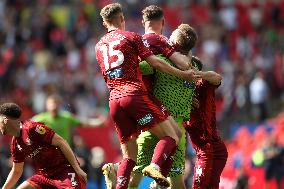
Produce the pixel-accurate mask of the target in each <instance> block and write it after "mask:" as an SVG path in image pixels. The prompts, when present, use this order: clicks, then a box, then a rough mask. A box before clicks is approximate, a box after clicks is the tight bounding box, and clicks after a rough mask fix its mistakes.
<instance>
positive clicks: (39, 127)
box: [36, 125, 46, 135]
mask: <svg viewBox="0 0 284 189" xmlns="http://www.w3.org/2000/svg"><path fill="white" fill-rule="evenodd" d="M36 132H37V133H39V134H41V135H43V134H45V132H46V130H45V128H44V127H43V126H41V125H38V126H36Z"/></svg>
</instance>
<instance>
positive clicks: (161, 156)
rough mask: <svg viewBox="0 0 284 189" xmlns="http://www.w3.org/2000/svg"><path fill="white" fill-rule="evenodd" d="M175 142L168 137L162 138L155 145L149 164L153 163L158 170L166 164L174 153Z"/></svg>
mask: <svg viewBox="0 0 284 189" xmlns="http://www.w3.org/2000/svg"><path fill="white" fill-rule="evenodd" d="M176 148H177V145H176V141H175V140H174V139H173V138H172V137H170V136H165V137H163V138H162V139H161V140H160V141H159V142H158V143H157V145H156V147H155V150H154V154H153V158H152V161H151V163H155V164H156V165H158V166H159V167H160V168H162V167H163V165H164V164H165V163H166V161H167V159H168V158H170V157H171V156H172V155H173V154H174V153H175V151H176Z"/></svg>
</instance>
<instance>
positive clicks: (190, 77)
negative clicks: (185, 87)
mask: <svg viewBox="0 0 284 189" xmlns="http://www.w3.org/2000/svg"><path fill="white" fill-rule="evenodd" d="M145 60H146V61H147V62H148V63H149V64H151V66H153V68H155V69H157V70H159V71H161V72H165V73H167V74H171V75H174V76H176V77H179V78H181V79H184V80H186V81H190V82H191V81H194V80H198V79H200V78H201V75H200V73H199V72H196V71H195V70H192V69H189V70H186V71H182V70H179V69H177V68H175V67H173V66H171V65H169V64H167V63H166V62H164V61H163V60H161V59H160V58H158V57H156V56H154V55H150V56H148V57H146V58H145Z"/></svg>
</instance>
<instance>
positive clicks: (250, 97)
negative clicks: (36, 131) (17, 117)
mask: <svg viewBox="0 0 284 189" xmlns="http://www.w3.org/2000/svg"><path fill="white" fill-rule="evenodd" d="M109 2H111V1H110V0H104V1H93V0H82V1H79V0H77V1H76V0H39V1H32V0H26V1H21V0H9V1H8V0H6V1H5V0H4V1H0V18H1V20H2V21H1V22H0V102H5V101H14V102H16V103H18V104H19V105H20V106H21V107H22V108H23V119H26V118H29V117H32V116H33V115H35V114H37V113H39V112H43V111H45V100H46V98H47V96H48V95H50V94H53V93H58V94H60V95H61V96H62V97H63V99H64V105H63V107H62V108H63V109H65V110H68V111H70V112H72V113H74V114H76V115H77V116H78V117H85V116H88V117H95V116H97V115H99V114H101V113H104V114H107V113H108V90H107V88H106V86H105V83H104V81H103V78H102V76H101V73H100V72H99V67H98V65H97V63H96V60H95V54H94V45H95V44H96V42H97V40H98V39H99V37H100V36H101V35H102V34H103V33H104V29H103V28H102V26H101V19H100V17H99V10H100V9H101V8H102V7H103V6H104V5H105V4H107V3H109ZM120 3H121V4H122V5H123V6H124V7H125V10H127V11H126V12H125V13H126V19H127V21H126V23H127V24H126V28H127V30H130V31H135V32H138V33H142V32H143V27H142V25H141V24H140V23H141V15H140V11H141V9H142V8H143V7H144V6H146V5H149V4H157V5H160V6H161V7H163V9H164V12H165V19H166V29H165V31H164V34H166V35H167V36H168V35H169V34H170V32H171V31H172V30H173V29H174V28H175V27H176V26H177V25H179V24H180V23H181V22H184V23H189V24H190V25H192V26H193V27H194V28H195V29H196V31H197V33H198V35H199V39H198V43H197V46H196V48H195V49H194V52H193V54H195V55H197V56H198V57H200V58H201V60H203V62H204V64H205V69H206V68H207V69H211V70H216V71H217V72H218V73H221V74H222V76H223V81H222V85H221V87H220V89H219V90H218V91H217V118H218V121H219V124H220V128H221V131H222V135H223V136H226V138H227V139H230V138H229V137H228V136H230V135H229V134H230V128H231V127H230V126H231V125H232V123H237V124H244V123H251V122H253V123H256V125H261V124H263V123H267V124H268V125H273V131H275V133H276V134H275V137H276V139H277V140H276V142H277V144H278V145H279V146H280V148H281V147H282V148H283V146H284V142H283V141H281V136H282V138H283V134H284V133H283V132H282V131H283V123H282V122H283V121H282V122H281V117H283V114H282V116H281V114H280V116H278V117H277V120H278V121H275V120H276V118H275V120H273V119H272V120H271V119H269V121H267V119H268V118H271V117H276V116H277V113H278V112H280V111H283V102H284V60H283V59H284V58H283V55H284V54H283V53H284V52H283V49H284V47H283V44H284V30H283V28H284V1H281V0H279V1H277V0H276V1H272V0H271V1H255V0H246V1H245V0H243V1H234V0H222V1H216V0H211V1H210V0H197V1H186V0H178V1H177V0H175V1H173V0H167V1H161V0H157V1H153V0H147V1H139V0H123V1H120ZM281 108H282V109H281ZM279 120H280V121H279ZM280 122H281V123H280ZM281 125H282V127H281V128H282V130H281V129H279V128H280V126H281ZM259 128H260V129H259ZM259 128H258V127H257V129H258V130H257V129H256V130H255V131H254V132H253V133H254V135H253V136H254V137H258V138H256V139H255V140H256V141H255V143H253V145H249V146H250V149H247V148H249V147H247V146H246V147H247V148H245V149H247V150H248V151H245V150H244V151H241V152H240V151H237V149H238V147H245V145H246V144H248V143H249V141H248V140H249V138H250V136H251V134H250V133H249V132H248V131H243V130H241V129H239V130H238V131H237V132H236V133H237V134H236V135H231V136H232V137H233V138H232V139H230V140H229V142H228V145H229V150H231V151H229V154H230V155H229V160H231V162H232V163H230V161H229V162H228V164H229V165H231V166H233V167H235V168H240V167H242V165H248V164H250V163H251V161H252V157H255V156H254V155H253V153H254V151H255V150H257V149H260V148H265V145H268V144H267V143H266V144H263V146H264V147H263V146H261V145H260V144H258V145H257V141H259V139H260V138H261V137H264V138H263V140H270V139H268V134H267V133H270V132H268V131H266V130H267V128H266V127H265V129H263V128H264V126H263V127H259ZM249 129H251V128H250V127H249ZM261 129H263V130H261ZM259 130H261V131H259ZM264 130H265V131H264ZM278 130H281V131H278ZM239 133H241V134H239ZM263 133H264V134H263ZM272 133H274V132H272ZM256 135H257V136H256ZM279 135H280V136H279ZM244 136H246V139H247V141H245V140H238V137H242V139H244V138H243V137H244ZM76 137H79V136H76ZM0 140H1V138H0ZM3 140H4V139H3ZM282 140H283V139H282ZM74 141H76V142H74V151H75V152H76V153H78V154H81V156H82V161H83V160H84V161H85V162H90V164H89V165H85V166H86V168H87V167H88V169H87V170H89V173H90V174H89V175H92V177H93V180H95V179H97V180H98V181H99V182H100V180H101V176H102V175H101V173H100V171H94V170H100V166H101V165H102V163H103V162H101V163H97V162H93V161H90V159H91V158H92V155H91V154H93V156H94V154H100V153H103V152H101V151H100V149H95V150H91V151H90V150H89V149H87V148H85V147H82V146H84V145H83V142H82V143H80V140H79V139H78V138H77V139H75V140H74ZM78 141H79V142H78ZM238 142H242V143H238ZM236 143H238V144H237V145H236ZM268 143H269V142H268ZM236 146H237V147H236ZM0 156H1V160H0V166H1V168H0V185H2V184H3V179H5V178H6V176H7V175H8V172H9V169H10V164H9V163H7V162H9V149H8V146H7V145H5V143H4V142H3V141H2V142H0ZM230 156H231V158H230ZM2 157H5V158H2ZM238 160H239V161H238ZM241 160H242V161H241ZM254 160H255V159H254ZM254 160H253V161H254ZM102 161H103V160H102ZM243 162H245V163H243ZM238 163H239V164H238ZM242 163H243V164H242ZM254 164H255V162H254ZM250 166H252V165H250ZM90 167H91V168H90ZM25 171H26V172H27V173H26V175H27V176H28V175H29V174H30V173H29V171H30V169H25Z"/></svg>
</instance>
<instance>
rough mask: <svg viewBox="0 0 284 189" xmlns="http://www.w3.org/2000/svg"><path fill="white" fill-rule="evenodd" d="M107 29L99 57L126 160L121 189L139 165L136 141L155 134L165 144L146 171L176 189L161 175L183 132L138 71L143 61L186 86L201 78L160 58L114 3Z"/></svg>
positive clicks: (159, 146)
mask: <svg viewBox="0 0 284 189" xmlns="http://www.w3.org/2000/svg"><path fill="white" fill-rule="evenodd" d="M100 14H101V16H102V18H103V25H104V26H105V27H106V28H107V30H108V32H107V34H105V35H104V36H103V37H102V38H101V39H100V41H99V42H98V43H97V45H96V57H97V60H98V63H99V65H100V67H101V71H102V74H103V76H104V79H105V81H106V83H107V85H108V88H109V89H110V99H109V106H110V115H111V117H112V119H113V120H114V122H115V126H116V130H117V133H118V136H119V139H120V143H121V149H122V153H123V159H122V161H121V162H120V164H119V167H118V170H117V184H116V189H126V188H127V187H128V183H129V179H130V174H131V172H132V169H133V167H134V166H135V164H136V154H137V144H136V138H137V136H138V135H139V133H140V132H141V131H143V130H149V131H151V132H152V133H154V134H155V135H156V136H157V137H158V138H159V139H160V140H159V142H158V143H157V145H156V147H155V151H154V154H153V158H152V161H151V164H150V165H149V166H147V167H145V168H144V169H143V171H142V172H143V174H144V175H146V176H150V177H152V178H154V179H155V180H156V182H157V183H159V184H160V185H162V186H166V187H168V186H169V185H170V184H169V182H168V181H167V179H166V177H165V176H163V175H162V173H161V171H162V170H161V169H162V168H163V165H164V164H165V163H166V162H167V160H168V159H169V158H171V155H172V154H173V153H174V152H175V150H176V147H177V144H178V141H179V138H180V130H179V129H178V127H177V125H176V123H175V122H172V121H171V120H169V119H168V117H169V114H168V113H167V111H166V110H165V109H164V107H163V106H162V105H161V103H160V102H159V101H158V100H157V99H156V98H155V97H153V96H151V95H149V94H148V92H147V90H146V88H145V86H144V84H143V81H142V75H141V73H140V71H139V68H138V62H139V60H138V57H140V58H141V59H145V60H147V62H149V63H150V64H151V65H152V66H153V67H154V68H156V69H158V70H161V71H163V72H166V73H169V74H173V75H175V76H177V77H181V78H183V79H185V80H189V81H192V80H194V79H196V78H200V76H199V75H198V74H196V73H195V71H193V70H189V71H181V70H179V69H176V68H174V67H172V66H169V65H167V64H165V63H164V61H162V60H161V59H159V58H157V57H155V56H154V55H153V54H152V52H151V51H150V50H149V49H148V48H147V44H146V43H143V40H142V37H141V36H139V35H138V34H136V33H133V32H128V31H125V30H124V29H125V20H124V16H123V12H122V8H121V5H120V4H118V3H113V4H109V5H107V6H105V7H104V8H103V9H102V10H101V13H100Z"/></svg>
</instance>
